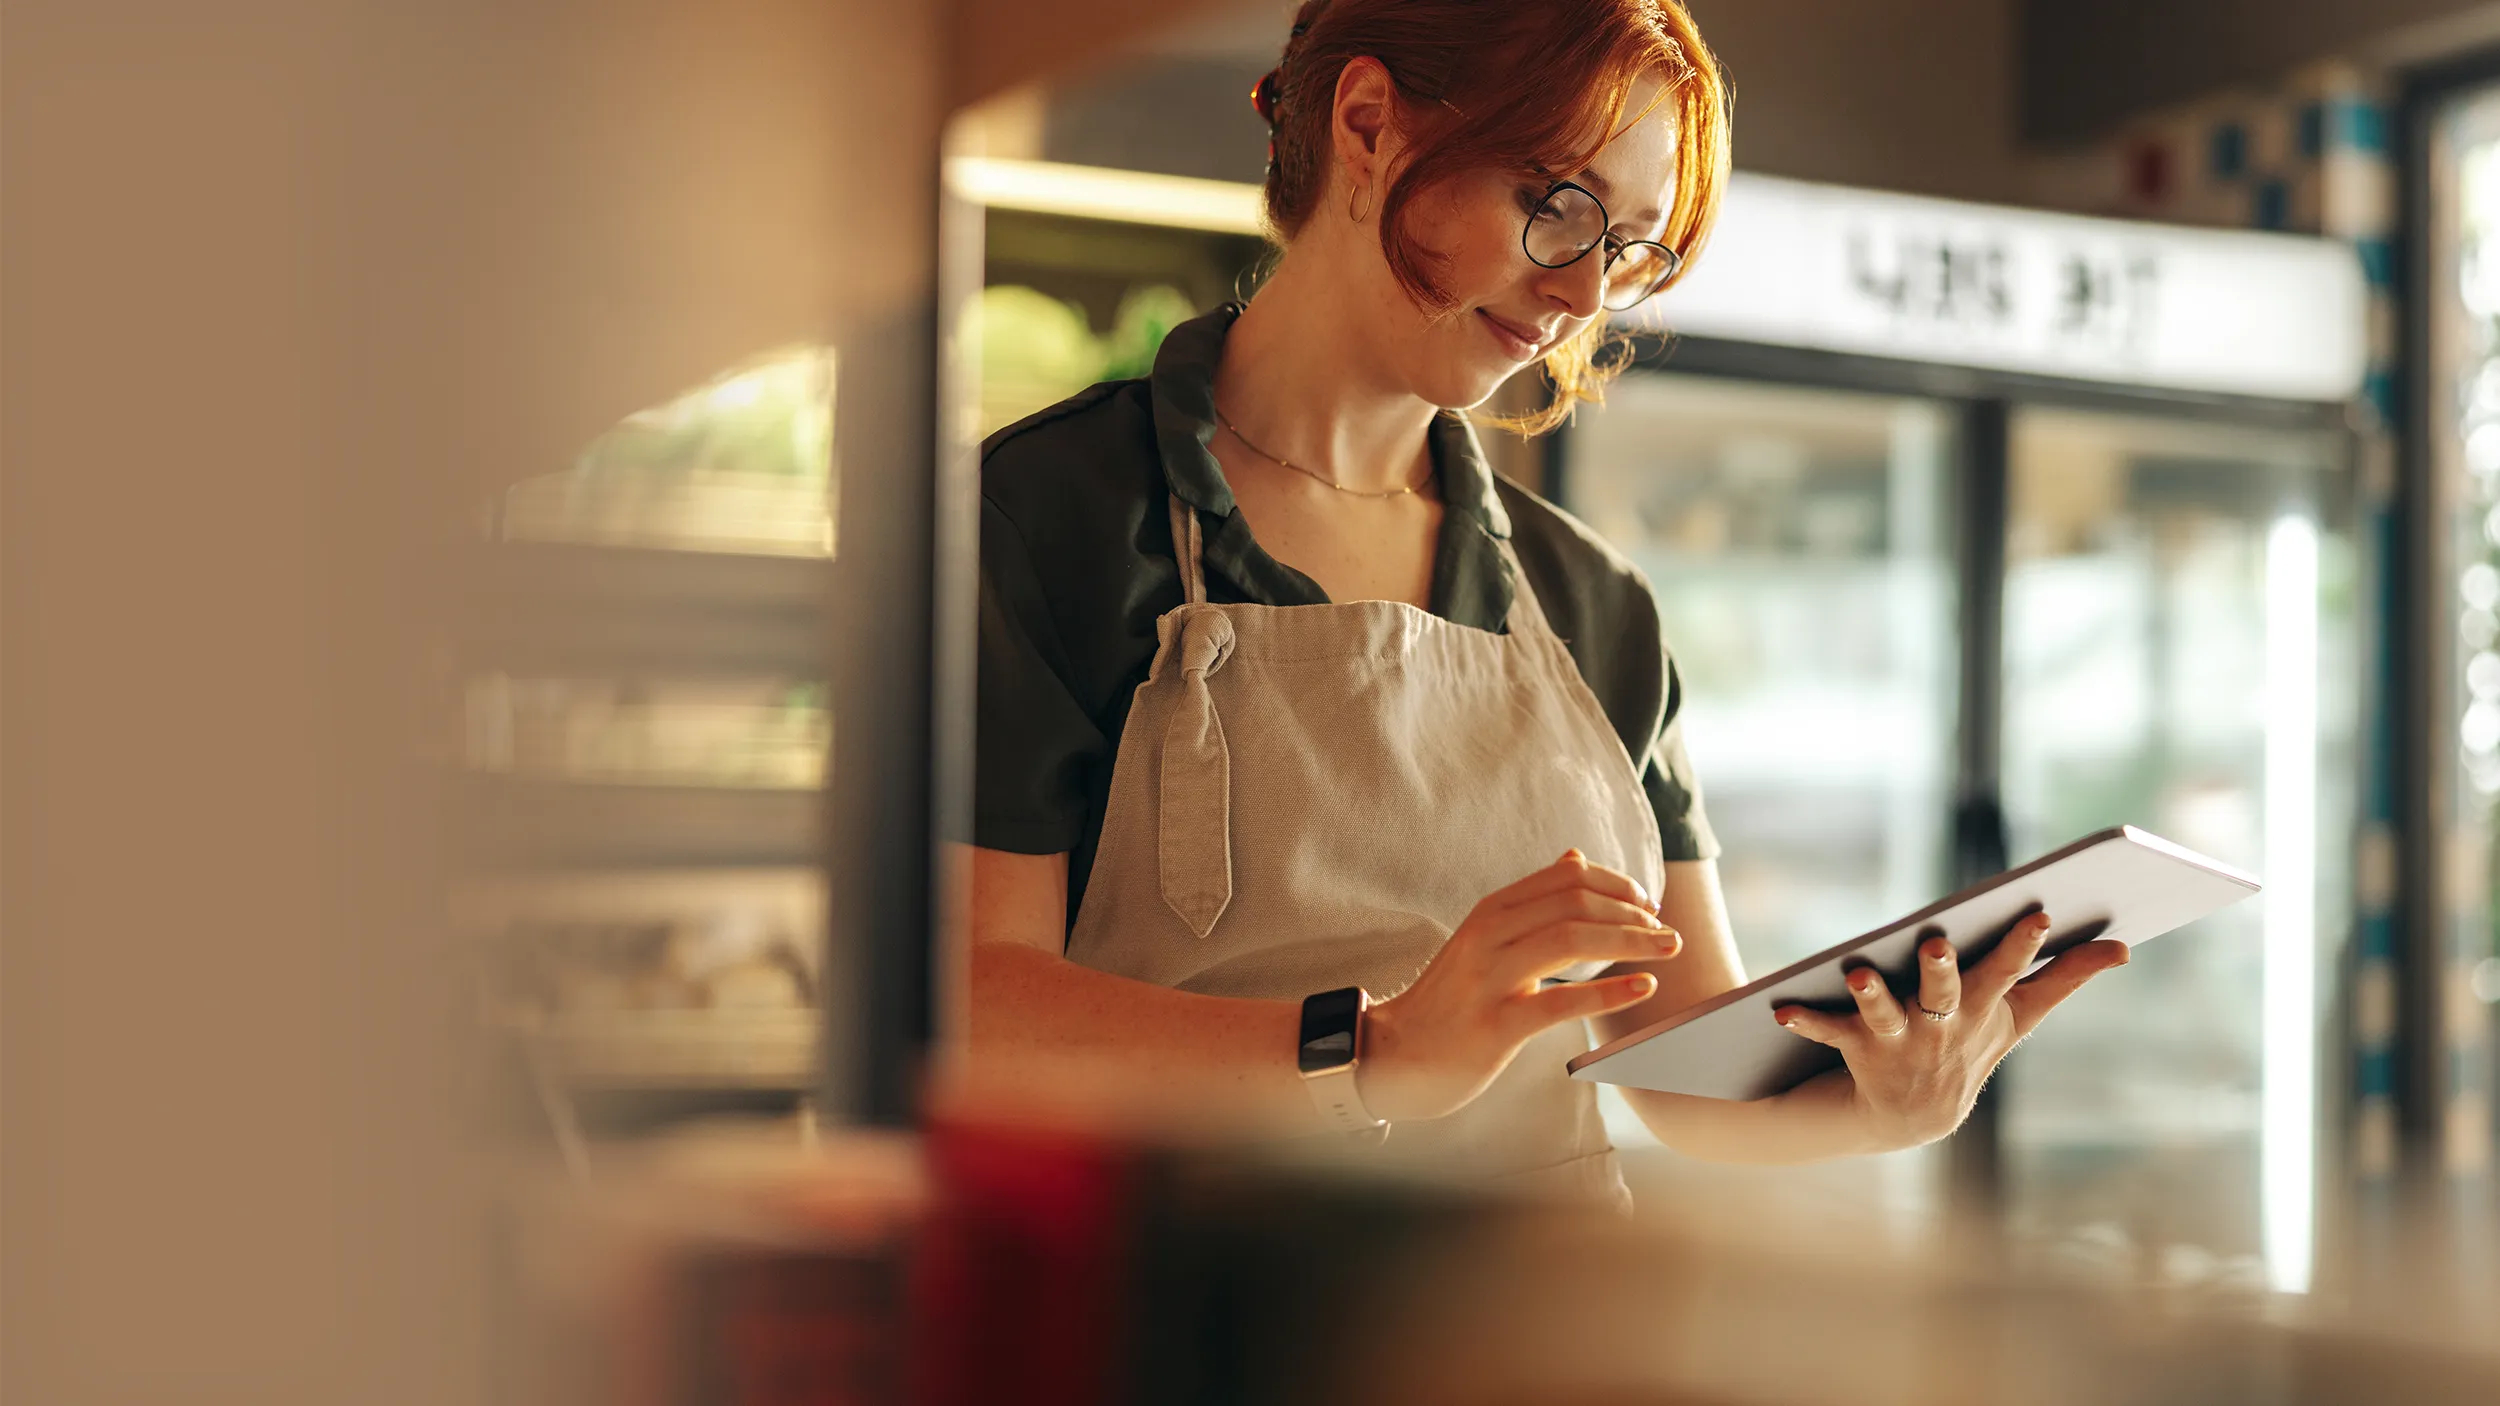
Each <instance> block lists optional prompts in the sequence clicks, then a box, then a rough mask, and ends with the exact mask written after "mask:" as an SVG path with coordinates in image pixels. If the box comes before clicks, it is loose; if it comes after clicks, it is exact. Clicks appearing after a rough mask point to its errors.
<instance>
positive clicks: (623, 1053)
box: [508, 1009, 819, 1091]
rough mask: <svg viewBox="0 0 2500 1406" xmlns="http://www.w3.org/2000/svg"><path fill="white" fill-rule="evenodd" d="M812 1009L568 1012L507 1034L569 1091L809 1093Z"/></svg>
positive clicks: (813, 1056) (813, 1061)
mask: <svg viewBox="0 0 2500 1406" xmlns="http://www.w3.org/2000/svg"><path fill="white" fill-rule="evenodd" d="M818 1023H819V1022H818V1016H817V1013H816V1012H815V1011H814V1010H800V1009H792V1010H652V1011H612V1012H611V1011H599V1012H570V1013H566V1014H562V1015H556V1016H549V1017H545V1018H543V1019H540V1020H535V1021H530V1022H526V1023H521V1024H516V1025H513V1026H511V1027H508V1028H509V1029H510V1031H511V1033H512V1034H513V1036H514V1037H515V1038H516V1039H517V1040H519V1041H521V1042H523V1043H524V1044H525V1045H526V1046H527V1048H528V1049H529V1051H530V1052H531V1053H532V1054H534V1055H535V1056H536V1058H537V1059H538V1060H539V1061H541V1064H542V1067H543V1068H545V1069H546V1071H547V1073H548V1074H549V1075H551V1076H552V1077H553V1078H554V1080H555V1082H556V1083H557V1084H558V1085H560V1086H561V1087H563V1088H565V1089H567V1090H577V1089H578V1090H603V1091H622V1090H652V1091H661V1090H699V1089H777V1090H792V1091H796V1090H805V1089H808V1088H811V1087H813V1086H814V1084H815V1082H816V1079H817V1075H818V1073H819V1071H818V1069H817V1053H818V1041H817V1027H818Z"/></svg>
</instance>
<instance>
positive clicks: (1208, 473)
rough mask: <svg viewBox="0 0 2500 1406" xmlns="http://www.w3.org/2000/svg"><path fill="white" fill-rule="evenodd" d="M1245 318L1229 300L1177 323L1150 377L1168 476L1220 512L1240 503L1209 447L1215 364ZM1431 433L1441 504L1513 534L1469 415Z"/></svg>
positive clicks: (1190, 498) (1456, 414)
mask: <svg viewBox="0 0 2500 1406" xmlns="http://www.w3.org/2000/svg"><path fill="white" fill-rule="evenodd" d="M1239 316H1241V304H1239V303H1227V304H1225V305H1224V306H1222V307H1220V308H1217V309H1216V310H1215V311H1213V312H1211V313H1208V314H1206V315H1205V316H1203V317H1195V318H1192V319H1190V320H1189V321H1187V322H1184V323H1182V324H1181V325H1179V326H1178V327H1175V328H1173V329H1172V330H1171V332H1170V333H1168V334H1166V335H1165V337H1164V339H1163V346H1162V348H1161V350H1159V351H1157V352H1156V353H1155V365H1154V373H1153V375H1152V376H1151V377H1150V378H1149V379H1148V386H1149V389H1150V391H1151V394H1152V397H1153V402H1154V423H1155V447H1156V448H1157V449H1158V450H1160V451H1161V452H1162V455H1163V476H1164V479H1165V481H1166V482H1167V483H1169V484H1170V485H1171V489H1172V492H1173V493H1175V494H1177V495H1178V496H1179V497H1180V500H1181V501H1182V502H1184V503H1187V504H1189V505H1190V506H1191V507H1194V508H1197V509H1199V510H1201V511H1203V512H1207V513H1211V514H1213V515H1215V516H1217V517H1229V516H1231V515H1232V512H1233V507H1234V502H1233V490H1232V487H1231V486H1230V485H1229V484H1227V483H1225V482H1224V471H1223V469H1222V468H1220V467H1218V466H1217V464H1216V462H1215V453H1214V451H1213V450H1211V449H1209V448H1208V447H1207V446H1208V445H1209V444H1211V443H1213V442H1214V439H1215V428H1216V426H1215V368H1216V366H1217V364H1218V363H1219V362H1221V361H1222V360H1223V358H1224V338H1225V336H1226V335H1227V334H1228V333H1230V332H1231V331H1232V329H1233V320H1234V319H1235V318H1237V317H1239ZM1427 434H1428V435H1429V436H1430V440H1431V445H1432V460H1433V464H1434V467H1435V468H1437V469H1438V470H1439V471H1440V475H1441V500H1442V502H1443V503H1444V504H1445V505H1447V506H1449V507H1451V508H1456V509H1459V510H1460V511H1462V512H1465V513H1467V514H1469V515H1470V516H1472V517H1473V518H1474V519H1475V521H1476V523H1477V525H1478V526H1480V527H1482V528H1483V529H1484V532H1485V535H1486V536H1488V537H1493V538H1496V539H1505V540H1506V539H1508V538H1509V536H1510V514H1509V513H1508V512H1506V511H1505V510H1504V509H1503V507H1502V503H1501V499H1500V497H1499V496H1498V495H1497V494H1496V493H1495V492H1494V491H1493V470H1492V469H1491V467H1490V466H1488V465H1487V464H1486V463H1485V458H1484V446H1483V445H1482V444H1481V443H1479V442H1478V441H1477V439H1476V427H1475V426H1474V425H1473V424H1471V423H1469V422H1468V419H1467V416H1466V413H1465V412H1464V411H1458V410H1444V411H1442V412H1440V413H1439V414H1437V415H1435V416H1433V417H1432V425H1431V428H1430V429H1429V430H1428V431H1427Z"/></svg>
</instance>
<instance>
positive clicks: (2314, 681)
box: [2002, 409, 2357, 1289]
mask: <svg viewBox="0 0 2500 1406" xmlns="http://www.w3.org/2000/svg"><path fill="white" fill-rule="evenodd" d="M2340 445H2341V441H2340V439H2339V438H2338V437H2335V436H2332V435H2328V434H2323V433H2294V432H2280V431H2267V430H2256V429H2249V428H2244V427H2223V426H2215V425H2210V424H2202V423H2196V422H2189V421H2183V420H2173V419H2158V418H2137V417H2121V416H2116V415H2104V414H2087V413H2075V412H2067V411H2051V410H2045V409H2033V410H2027V411H2024V412H2022V413H2020V414H2019V415H2018V416H2017V417H2016V419H2015V422H2014V427H2013V442H2012V456H2011V465H2010V468H2011V483H2010V485H2009V488H2010V493H2009V512H2008V526H2007V531H2008V541H2007V552H2006V556H2007V578H2006V584H2005V636H2004V643H2005V694H2004V699H2005V723H2004V745H2005V752H2004V758H2003V779H2002V784H2003V794H2004V801H2005V808H2006V812H2007V816H2008V822H2009V825H2010V827H2011V830H2012V834H2011V835H2010V837H2009V838H2010V839H2011V842H2012V853H2013V857H2014V858H2015V859H2017V860H2020V859H2023V858H2028V857H2030V856H2032V855H2036V854H2039V853H2042V852H2044V851H2046V850H2049V849H2052V848H2054V847H2056V846H2058V845H2061V844H2064V843H2066V842H2067V841H2069V840H2072V839H2074V838H2076V837H2078V836H2080V835H2083V834H2085V833H2087V832H2089V831H2091V830H2094V829H2098V828H2100V827H2103V826H2109V825H2116V824H2121V823H2126V824H2135V825H2140V826H2143V827H2145V828H2147V829H2150V830H2153V831H2155V832H2156V833H2159V834H2161V835H2164V836H2167V837H2169V838H2171V839H2174V840H2177V841H2178V842H2180V843H2182V844H2185V845H2188V846H2190V847H2192V848H2195V849H2198V850H2201V851H2203V852H2205V853H2207V854H2210V855H2212V856H2214V857H2216V858H2218V859H2221V860H2223V861H2224V862H2226V863H2229V864H2233V865H2236V866H2239V867H2241V868H2245V869H2248V870H2251V871H2253V872H2255V873H2257V874H2258V875H2260V876H2261V877H2262V878H2263V879H2264V880H2265V882H2266V888H2265V892H2264V893H2263V894H2262V895H2261V896H2260V897H2258V898H2256V899H2251V900H2249V901H2247V902H2245V903H2242V904H2240V905H2238V906H2236V907H2233V908H2230V909H2226V910H2224V911H2223V912H2221V913H2219V914H2217V915H2215V916H2213V917H2211V918H2208V919H2206V920H2204V921H2202V922H2200V923H2197V924H2195V925H2194V926H2192V927H2189V928H2186V929H2183V930H2181V931H2179V932H2176V933H2173V934H2171V935H2169V936H2166V937H2163V938H2161V939H2159V940H2158V941H2155V942H2152V943H2149V944H2147V945H2146V946H2145V947H2144V948H2143V949H2142V950H2141V951H2140V952H2139V953H2138V954H2137V955H2136V956H2135V959H2134V961H2133V962H2132V964H2131V965H2129V966H2128V967H2127V968H2126V969H2125V970H2123V971H2120V972H2117V973H2114V974H2112V975H2110V976H2108V977H2106V978H2104V979H2102V980H2101V981H2099V982H2097V983H2096V984H2095V985H2094V986H2092V987H2090V988H2087V989H2086V990H2084V991H2083V992H2082V993H2080V994H2079V995H2077V996H2076V997H2074V998H2073V999H2072V1000H2070V1001H2069V1002H2067V1004H2066V1005H2065V1006H2063V1007H2061V1008H2060V1009H2059V1010H2058V1011H2057V1012H2056V1013H2055V1014H2054V1015H2053V1016H2051V1017H2050V1019H2049V1020H2048V1022H2047V1023H2046V1024H2045V1025H2044V1026H2043V1027H2042V1028H2041V1029H2040V1031H2039V1033H2038V1034H2036V1035H2034V1036H2033V1037H2032V1038H2031V1040H2030V1041H2029V1042H2027V1043H2026V1044H2025V1045H2024V1046H2023V1048H2022V1050H2021V1051H2020V1052H2019V1053H2018V1054H2017V1055H2016V1057H2015V1059H2014V1062H2013V1063H2012V1065H2011V1066H2010V1067H2009V1072H2008V1077H2007V1081H2006V1088H2007V1090H2008V1093H2007V1095H2006V1102H2005V1108H2004V1114H2003V1120H2004V1121H2003V1131H2004V1148H2005V1163H2004V1165H2005V1175H2006V1186H2005V1190H2006V1194H2007V1207H2008V1210H2009V1212H2010V1214H2011V1217H2012V1220H2013V1223H2014V1226H2015V1228H2016V1229H2017V1231H2018V1232H2019V1233H2024V1234H2026V1235H2028V1236H2031V1237H2037V1239H2036V1240H2035V1243H2040V1244H2045V1245H2049V1246H2053V1247H2054V1250H2055V1253H2057V1254H2059V1255H2061V1256H2065V1257H2069V1258H2071V1257H2075V1256H2081V1257H2084V1258H2086V1259H2091V1260H2099V1261H2104V1262H2108V1263H2109V1265H2110V1267H2112V1268H2118V1269H2124V1270H2126V1271H2129V1272H2144V1271H2149V1272H2152V1273H2155V1274H2166V1275H2167V1276H2169V1277H2172V1278H2189V1279H2198V1278H2220V1279H2223V1280H2228V1281H2233V1282H2242V1283H2248V1284H2252V1285H2253V1284H2257V1283H2261V1282H2262V1283H2271V1284H2272V1285H2274V1286H2275V1287H2277V1288H2284V1289H2299V1288H2302V1287H2305V1285H2306V1283H2307V1280H2308V1276H2309V1271H2310V1263H2311V1257H2312V1244H2311V1240H2312V1234H2313V1226H2314V1219H2315V1205H2316V1198H2315V1194H2314V1170H2313V1169H2314V1166H2315V1163H2316V1148H2315V1130H2316V1128H2317V1126H2318V1111H2317V1082H2318V1081H2317V1071H2318V1057H2317V1044H2318V1039H2319V1032H2320V1030H2321V1028H2322V1015H2321V1012H2322V1008H2323V1001H2322V990H2323V983H2322V982H2321V981H2320V980H2319V976H2320V973H2322V972H2326V971H2331V970H2332V969H2333V968H2332V965H2331V961H2330V957H2331V953H2330V951H2329V948H2330V947H2331V945H2333V944H2335V943H2337V942H2339V941H2340V940H2341V938H2342V936H2343V934H2344V933H2345V931H2346V929H2347V923H2348V919H2349V914H2350V911H2351V885H2352V875H2351V872H2350V869H2351V852H2352V844H2351V841H2352V834H2353V831H2352V804H2353V797H2352V795H2351V785H2350V781H2349V778H2351V777H2352V776H2353V775H2354V774H2355V763H2354V759H2353V746H2354V732H2355V725H2356V712H2357V697H2356V694H2357V687H2356V685H2355V684H2354V682H2353V680H2354V679H2355V677H2356V670H2355V667H2354V660H2353V628H2354V625H2353V622H2354V611H2353V588H2352V583H2353V578H2354V564H2353V560H2354V557H2353V546H2352V542H2351V539H2350V533H2349V529H2348V524H2347V523H2346V522H2345V521H2344V518H2343V516H2342V514H2341V512H2340V511H2339V505H2340V504H2342V503H2343V501H2344V500H2345V492H2344V488H2343V483H2344V477H2345V475H2344V473H2343V472H2342V463H2343V461H2342V459H2341V457H2340Z"/></svg>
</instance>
